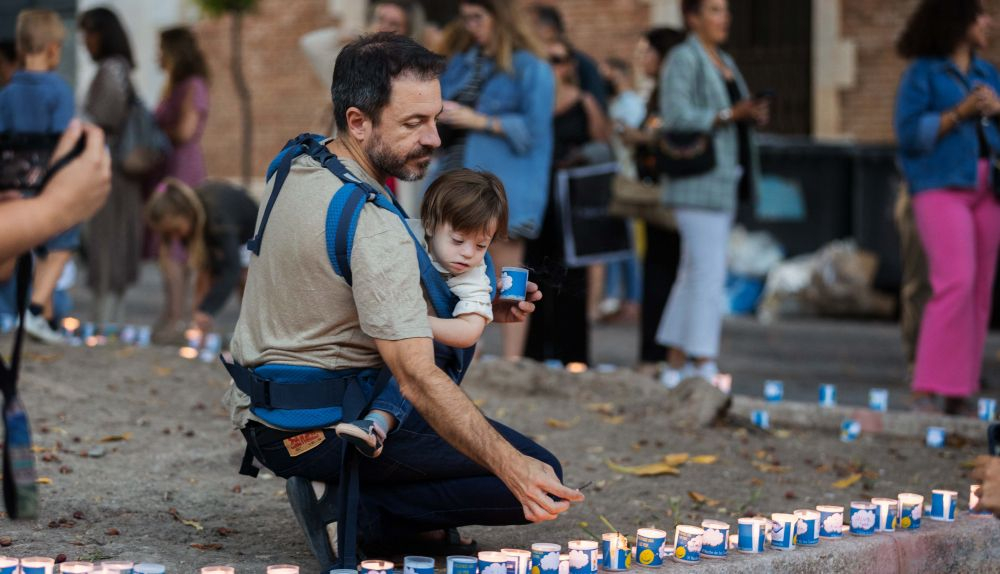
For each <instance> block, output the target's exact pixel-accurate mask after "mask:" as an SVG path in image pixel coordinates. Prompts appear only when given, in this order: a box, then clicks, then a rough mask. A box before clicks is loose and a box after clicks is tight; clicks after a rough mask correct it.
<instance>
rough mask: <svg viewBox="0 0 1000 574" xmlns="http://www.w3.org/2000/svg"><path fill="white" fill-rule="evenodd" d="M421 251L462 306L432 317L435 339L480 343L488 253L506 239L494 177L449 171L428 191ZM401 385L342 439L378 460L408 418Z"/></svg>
mask: <svg viewBox="0 0 1000 574" xmlns="http://www.w3.org/2000/svg"><path fill="white" fill-rule="evenodd" d="M408 223H409V225H410V228H411V229H412V230H413V233H414V235H416V236H417V237H418V238H420V239H421V240H422V241H421V247H423V248H424V249H426V250H427V252H428V253H429V254H430V257H431V262H432V263H433V264H434V267H435V268H436V269H437V270H438V271H439V272H440V273H441V276H442V278H443V279H444V280H445V281H446V282H447V283H448V288H449V289H450V290H451V292H452V294H454V295H455V296H456V297H458V303H457V304H456V305H455V309H454V311H452V317H453V318H451V319H443V318H440V317H433V316H432V317H430V325H431V331H432V333H433V335H434V339H435V340H436V341H438V342H440V343H443V344H445V345H447V346H449V347H454V348H456V349H465V348H468V347H471V346H472V345H475V344H476V343H477V342H478V341H479V338H480V337H482V335H483V330H484V329H485V328H486V325H488V324H489V323H490V322H491V321H493V298H492V289H491V283H490V278H489V276H488V275H487V271H486V263H485V257H486V250H487V249H488V248H489V246H490V243H491V242H492V241H493V240H494V239H495V238H497V237H500V238H506V236H507V195H506V193H505V192H504V188H503V183H501V182H500V180H499V179H498V178H497V177H496V176H495V175H493V174H492V173H488V172H482V171H475V170H471V169H457V170H454V171H449V172H447V173H445V174H444V175H442V176H441V177H439V178H438V179H436V180H435V181H434V183H432V184H431V186H430V187H429V188H428V189H427V193H426V194H425V195H424V201H423V203H422V204H421V206H420V220H411V221H409V222H408ZM411 409H412V406H411V405H410V404H409V403H407V402H406V400H405V399H404V398H403V396H402V394H401V393H400V390H399V385H398V384H396V383H395V382H392V383H391V384H390V385H389V386H388V387H387V388H386V389H385V390H384V391H383V392H382V393H381V394H380V395H379V396H378V397H376V398H375V401H374V402H373V403H372V409H371V411H370V412H369V413H368V415H367V416H365V418H364V419H362V420H358V421H350V422H342V423H340V424H338V425H337V426H336V427H335V430H336V432H337V436H339V437H341V438H342V439H344V440H346V441H348V442H350V443H351V444H353V445H354V446H355V447H356V448H357V449H358V450H359V451H360V452H361V453H362V454H364V455H366V456H369V457H373V458H374V457H377V456H378V455H379V454H381V452H382V445H383V443H384V442H385V439H386V436H387V435H388V433H389V432H390V431H392V430H393V429H394V428H396V426H398V425H399V424H400V423H401V422H402V420H403V419H404V418H405V417H406V415H407V414H409V412H410V410H411Z"/></svg>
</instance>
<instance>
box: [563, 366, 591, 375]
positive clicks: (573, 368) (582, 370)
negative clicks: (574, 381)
mask: <svg viewBox="0 0 1000 574" xmlns="http://www.w3.org/2000/svg"><path fill="white" fill-rule="evenodd" d="M566 370H567V371H569V372H571V373H574V374H576V373H586V372H587V364H586V363H569V364H568V365H566Z"/></svg>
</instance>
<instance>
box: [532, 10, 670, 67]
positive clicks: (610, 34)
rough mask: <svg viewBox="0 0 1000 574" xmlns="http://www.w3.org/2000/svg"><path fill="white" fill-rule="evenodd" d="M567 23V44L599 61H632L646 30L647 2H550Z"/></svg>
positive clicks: (647, 25) (647, 20) (647, 21)
mask: <svg viewBox="0 0 1000 574" xmlns="http://www.w3.org/2000/svg"><path fill="white" fill-rule="evenodd" d="M545 3H547V4H551V5H554V6H556V7H558V8H559V10H560V11H561V12H562V13H563V17H564V18H565V21H566V31H567V33H568V35H569V37H570V40H571V41H572V42H573V43H574V44H575V45H576V47H577V48H578V49H579V50H582V51H584V52H586V53H588V54H590V55H591V56H593V57H594V58H596V59H598V60H602V59H604V58H606V57H608V56H617V57H619V58H625V60H626V61H631V59H632V55H633V54H634V53H635V46H636V41H637V40H638V39H639V37H640V36H641V35H642V33H643V32H645V31H646V28H648V27H649V16H650V14H649V2H648V1H647V0H549V1H547V2H545Z"/></svg>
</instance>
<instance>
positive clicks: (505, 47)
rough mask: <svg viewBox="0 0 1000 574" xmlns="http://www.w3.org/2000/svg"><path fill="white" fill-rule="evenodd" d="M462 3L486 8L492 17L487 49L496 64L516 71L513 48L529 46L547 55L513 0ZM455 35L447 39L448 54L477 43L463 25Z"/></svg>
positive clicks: (542, 55)
mask: <svg viewBox="0 0 1000 574" xmlns="http://www.w3.org/2000/svg"><path fill="white" fill-rule="evenodd" d="M461 4H471V5H473V6H479V7H480V8H483V9H485V10H486V11H487V12H489V13H490V15H491V16H492V17H493V38H492V40H491V41H490V45H489V46H487V47H486V48H487V51H489V52H491V53H492V54H493V59H494V60H495V61H496V63H497V67H498V68H500V69H501V70H503V71H504V72H507V73H513V72H514V52H516V51H518V50H527V51H528V52H531V53H533V54H534V55H536V56H538V57H539V58H542V59H545V50H544V48H543V47H542V45H541V42H540V41H539V40H538V38H537V37H536V36H535V33H534V31H533V30H532V29H531V28H530V27H529V26H528V24H527V22H525V20H524V18H523V16H522V11H521V10H516V9H515V8H516V7H515V6H514V4H515V3H514V2H510V0H462V1H461ZM450 31H451V32H453V33H454V36H451V37H449V38H448V40H449V41H447V42H446V49H447V50H448V52H446V54H445V55H447V56H454V55H455V54H458V53H461V52H465V51H466V50H468V49H469V48H471V47H472V45H473V44H474V43H475V40H474V39H473V38H472V35H471V34H469V32H468V31H467V30H466V29H465V27H464V26H456V27H455V28H453V29H452V30H450Z"/></svg>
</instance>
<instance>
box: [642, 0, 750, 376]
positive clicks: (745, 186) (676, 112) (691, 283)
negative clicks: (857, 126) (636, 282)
mask: <svg viewBox="0 0 1000 574" xmlns="http://www.w3.org/2000/svg"><path fill="white" fill-rule="evenodd" d="M681 8H682V11H683V14H684V21H685V25H686V26H687V28H688V31H689V34H688V38H687V40H685V41H684V42H683V43H682V44H681V45H679V46H677V47H676V48H674V49H673V50H672V51H671V53H670V55H669V57H668V58H667V61H666V63H665V64H664V65H663V71H662V73H661V77H660V94H659V95H660V110H661V113H662V117H663V127H664V129H665V130H666V131H669V132H697V133H701V134H705V135H706V136H707V137H708V138H709V139H710V141H711V145H712V146H714V151H715V166H714V167H713V168H712V169H711V170H709V171H708V172H706V173H701V174H698V175H691V176H686V177H666V178H665V180H664V185H665V188H664V197H665V199H666V202H667V204H669V205H672V206H674V207H675V213H676V217H677V228H678V230H679V231H680V234H681V262H680V267H679V270H678V275H677V282H676V283H675V284H674V287H673V290H672V292H671V293H670V299H669V301H668V302H667V307H666V309H665V310H664V313H663V318H662V320H661V321H660V327H659V331H658V333H657V337H656V338H657V341H658V342H659V343H660V344H661V345H663V346H665V347H667V349H668V352H667V362H668V366H667V368H666V369H664V370H663V371H662V373H661V375H660V382H662V383H663V384H664V385H665V386H667V387H673V386H676V385H677V384H678V383H680V381H681V380H683V379H685V378H689V377H700V378H703V379H706V380H708V381H711V380H712V379H713V378H714V377H715V375H716V374H717V373H718V367H717V366H716V357H717V356H718V354H719V340H720V337H721V333H722V301H723V297H724V295H725V281H726V245H727V243H728V239H729V231H730V228H731V227H732V223H733V217H734V214H735V211H736V207H737V205H738V203H739V202H740V200H743V201H749V200H750V199H751V198H752V196H753V194H754V191H755V189H754V188H755V185H756V182H757V179H758V173H759V161H758V157H757V146H756V142H755V138H754V132H753V130H754V128H755V127H759V126H764V125H766V124H767V123H768V121H769V118H770V105H769V103H768V101H767V99H753V98H750V97H749V94H750V91H749V89H748V88H747V85H746V82H745V81H744V80H743V76H742V75H740V72H739V69H738V68H737V67H736V62H734V61H733V59H732V58H731V57H730V56H729V55H728V54H726V53H725V52H723V51H722V49H721V47H720V46H721V45H722V44H724V43H725V42H726V40H727V39H728V37H729V25H730V12H729V4H728V2H727V1H726V0H684V1H683V2H682V4H681Z"/></svg>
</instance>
